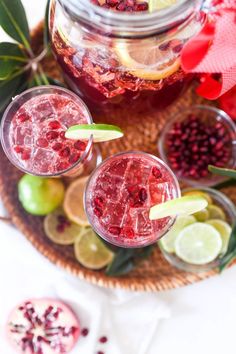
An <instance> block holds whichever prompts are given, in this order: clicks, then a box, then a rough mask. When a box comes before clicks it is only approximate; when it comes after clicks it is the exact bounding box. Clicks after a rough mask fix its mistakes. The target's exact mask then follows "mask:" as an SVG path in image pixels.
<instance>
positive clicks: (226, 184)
mask: <svg viewBox="0 0 236 354" xmlns="http://www.w3.org/2000/svg"><path fill="white" fill-rule="evenodd" d="M235 185H236V179H228V180H227V181H224V182H221V183H218V184H216V185H214V188H215V189H222V188H226V187H232V186H235Z"/></svg>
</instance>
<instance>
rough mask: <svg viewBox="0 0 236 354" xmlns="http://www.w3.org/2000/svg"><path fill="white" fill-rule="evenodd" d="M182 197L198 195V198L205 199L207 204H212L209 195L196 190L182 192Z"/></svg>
mask: <svg viewBox="0 0 236 354" xmlns="http://www.w3.org/2000/svg"><path fill="white" fill-rule="evenodd" d="M183 195H198V196H200V197H203V198H205V199H206V200H207V202H208V204H212V203H213V200H212V198H211V196H210V194H208V193H206V192H203V191H198V190H193V191H186V192H183Z"/></svg>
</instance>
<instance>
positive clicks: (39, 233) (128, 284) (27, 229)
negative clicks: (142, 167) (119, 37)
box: [0, 24, 236, 291]
mask: <svg viewBox="0 0 236 354" xmlns="http://www.w3.org/2000/svg"><path fill="white" fill-rule="evenodd" d="M42 32H43V26H42V24H40V25H39V26H38V27H37V28H36V29H35V30H34V32H33V35H32V41H33V46H34V47H35V48H37V49H40V47H41V46H42ZM43 66H44V69H45V71H46V72H48V73H49V74H50V75H51V76H53V77H54V78H57V79H62V77H61V72H60V70H59V68H58V66H57V65H56V63H55V61H54V59H53V58H52V57H47V59H45V61H44V63H43ZM202 102H203V100H202V99H201V98H199V97H197V96H196V95H195V94H194V89H193V88H190V89H189V90H188V91H187V92H186V93H185V94H184V96H183V97H182V98H181V99H180V100H179V101H178V102H176V103H175V105H174V106H171V107H170V108H169V109H166V110H165V111H164V112H162V113H159V112H158V113H157V114H156V117H153V115H152V116H148V115H145V119H143V118H144V117H143V116H136V117H134V116H132V115H129V113H128V112H127V111H124V112H121V111H119V113H117V112H116V113H114V115H113V116H112V117H111V116H110V115H109V117H106V116H104V115H103V117H102V121H103V122H104V123H105V122H109V123H112V124H117V125H119V126H120V127H121V128H122V129H123V130H124V131H125V138H123V139H120V140H117V141H114V142H110V143H104V144H102V145H101V151H102V155H103V157H106V156H108V152H109V155H112V154H114V153H117V152H119V151H125V150H131V149H132V150H142V151H146V152H149V153H153V154H157V148H156V142H157V140H158V136H159V133H160V132H161V130H162V128H163V126H164V124H165V121H167V119H168V118H169V117H170V115H173V114H175V113H176V112H177V111H179V110H181V109H183V108H184V107H186V106H190V105H191V104H194V103H202ZM93 118H94V120H95V121H96V122H97V121H99V120H101V119H100V117H99V116H95V117H93ZM140 121H142V124H140ZM0 171H1V173H0V194H1V197H2V199H3V203H4V205H5V207H6V209H7V210H8V212H9V214H10V217H11V220H12V222H13V223H14V224H15V225H16V226H17V228H18V229H19V230H20V231H22V233H23V234H24V235H25V237H27V239H28V240H29V241H30V242H31V243H32V244H33V245H34V246H35V247H36V248H37V250H38V251H39V252H41V253H42V254H43V255H44V256H45V257H47V258H48V259H49V260H50V261H51V262H53V263H54V264H56V265H58V266H60V267H62V268H64V269H67V270H69V271H70V272H72V273H73V274H75V275H77V276H78V277H79V278H81V279H86V280H88V281H89V282H91V283H94V284H97V285H100V286H105V287H110V288H115V287H119V288H124V289H129V290H145V291H160V290H166V289H172V288H177V287H180V286H184V285H188V284H191V283H195V282H197V281H200V280H202V279H205V278H207V277H210V276H212V275H214V274H216V272H215V271H210V272H204V273H200V274H191V273H186V272H182V271H179V270H176V269H175V268H174V267H172V266H170V265H169V264H168V263H167V261H166V260H165V259H164V258H163V256H162V255H161V253H160V251H159V249H158V248H157V247H156V248H155V251H154V252H153V254H152V256H151V257H150V258H149V259H148V260H144V261H142V262H140V263H139V264H138V265H137V267H136V268H135V269H134V270H133V271H131V272H130V273H129V274H127V275H125V276H122V277H108V276H106V275H105V274H104V272H103V271H91V270H88V269H85V268H84V267H82V266H81V265H80V264H79V263H78V262H77V261H76V259H75V257H74V252H73V247H72V246H59V245H56V244H54V243H52V242H51V241H50V240H49V239H48V238H47V237H46V236H45V234H44V231H43V218H41V217H35V216H31V215H29V214H27V213H26V212H25V211H24V210H23V208H22V207H21V205H20V203H19V201H18V197H17V182H18V180H19V178H20V176H21V172H20V171H18V170H17V169H16V168H15V167H14V166H13V165H11V164H10V162H9V161H8V159H7V158H6V157H5V155H4V153H3V151H2V150H0ZM224 192H225V193H226V194H227V195H228V196H230V198H231V199H232V200H233V201H234V202H236V189H233V188H227V189H225V190H224Z"/></svg>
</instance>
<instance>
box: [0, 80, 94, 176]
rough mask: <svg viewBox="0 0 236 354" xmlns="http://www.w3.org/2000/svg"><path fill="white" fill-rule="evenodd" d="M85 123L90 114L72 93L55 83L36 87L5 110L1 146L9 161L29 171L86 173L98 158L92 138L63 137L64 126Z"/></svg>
mask: <svg viewBox="0 0 236 354" xmlns="http://www.w3.org/2000/svg"><path fill="white" fill-rule="evenodd" d="M86 123H88V124H91V123H92V118H91V115H90V113H89V111H88V109H87V107H86V106H85V104H84V103H83V101H82V100H81V99H80V98H79V97H77V96H76V95H75V94H74V93H72V92H70V91H69V90H67V89H64V88H58V87H55V86H42V87H36V88H33V89H30V90H27V91H25V92H24V93H22V94H21V95H19V96H17V97H15V99H14V100H13V101H12V103H11V104H10V105H9V106H8V108H7V109H6V111H5V113H4V116H3V119H2V126H1V141H2V146H3V149H4V151H5V153H6V155H7V157H8V158H9V160H10V161H11V162H12V163H13V164H14V165H15V166H16V167H17V168H19V169H21V170H22V171H24V172H26V173H29V174H33V175H37V176H60V175H63V176H77V175H79V174H83V173H89V172H91V170H92V169H93V168H94V167H95V166H96V162H97V158H98V155H97V150H96V151H95V150H94V148H93V146H92V137H91V138H90V139H89V140H88V141H79V140H78V141H73V140H69V139H66V138H65V131H66V130H67V128H69V127H70V126H72V125H75V124H86ZM94 151H95V154H94Z"/></svg>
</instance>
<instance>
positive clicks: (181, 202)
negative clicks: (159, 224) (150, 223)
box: [149, 195, 208, 220]
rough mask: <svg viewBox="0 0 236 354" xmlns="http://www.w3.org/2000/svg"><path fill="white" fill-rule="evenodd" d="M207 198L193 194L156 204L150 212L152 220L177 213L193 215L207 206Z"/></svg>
mask: <svg viewBox="0 0 236 354" xmlns="http://www.w3.org/2000/svg"><path fill="white" fill-rule="evenodd" d="M207 205H208V203H207V200H206V199H205V198H203V197H201V196H197V195H191V196H185V197H181V198H176V199H173V200H169V201H167V202H165V203H161V204H157V205H154V206H153V207H152V208H151V209H150V212H149V218H150V219H151V220H156V219H161V218H165V217H167V216H175V215H191V214H194V213H196V212H197V211H200V210H202V209H204V208H206V207H207Z"/></svg>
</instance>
